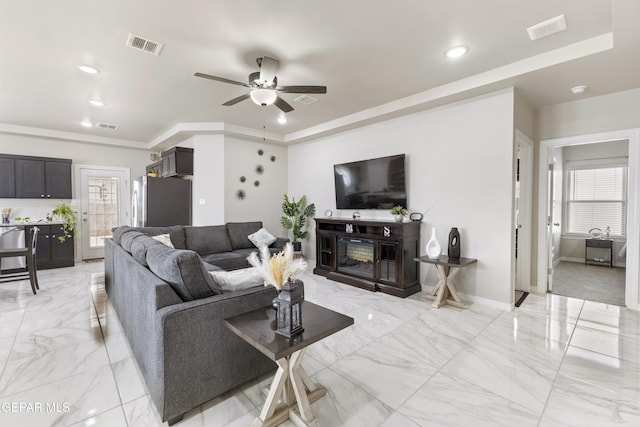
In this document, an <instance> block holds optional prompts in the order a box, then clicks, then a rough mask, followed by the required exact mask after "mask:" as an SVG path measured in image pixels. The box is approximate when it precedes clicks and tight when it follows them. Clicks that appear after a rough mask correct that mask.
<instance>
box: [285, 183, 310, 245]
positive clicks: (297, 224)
mask: <svg viewBox="0 0 640 427" xmlns="http://www.w3.org/2000/svg"><path fill="white" fill-rule="evenodd" d="M282 212H283V213H284V215H283V216H282V218H280V224H282V226H283V227H284V228H285V229H286V230H291V242H292V243H293V250H294V251H296V252H300V250H301V247H302V240H303V239H305V238H306V237H307V234H308V233H307V232H306V231H305V227H306V225H307V218H312V217H313V216H314V215H315V214H316V205H315V204H313V203H311V204H310V205H307V196H302V197H301V198H300V200H299V201H297V202H296V199H295V198H293V197H292V198H291V200H289V196H287V195H286V194H285V195H284V201H283V202H282Z"/></svg>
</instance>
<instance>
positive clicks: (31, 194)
mask: <svg viewBox="0 0 640 427" xmlns="http://www.w3.org/2000/svg"><path fill="white" fill-rule="evenodd" d="M16 197H17V198H18V199H36V198H38V199H40V198H45V188H44V161H43V160H33V159H16Z"/></svg>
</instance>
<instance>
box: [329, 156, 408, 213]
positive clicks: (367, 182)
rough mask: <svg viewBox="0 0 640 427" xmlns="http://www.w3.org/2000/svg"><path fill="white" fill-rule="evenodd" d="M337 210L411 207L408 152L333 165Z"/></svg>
mask: <svg viewBox="0 0 640 427" xmlns="http://www.w3.org/2000/svg"><path fill="white" fill-rule="evenodd" d="M333 174H334V178H335V184H336V208H337V209H391V208H392V207H394V206H396V205H402V206H404V207H407V191H406V188H405V173H404V154H399V155H396V156H389V157H380V158H377V159H369V160H362V161H359V162H351V163H343V164H341V165H334V166H333Z"/></svg>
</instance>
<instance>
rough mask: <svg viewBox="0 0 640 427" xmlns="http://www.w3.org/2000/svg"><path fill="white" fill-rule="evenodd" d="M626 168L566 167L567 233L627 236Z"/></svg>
mask: <svg viewBox="0 0 640 427" xmlns="http://www.w3.org/2000/svg"><path fill="white" fill-rule="evenodd" d="M626 202H627V166H626V165H620V164H615V165H612V164H609V165H597V166H593V165H591V166H569V165H568V166H567V191H566V203H567V206H566V207H567V209H566V220H565V224H566V229H565V232H567V233H579V234H587V233H589V230H591V229H592V228H599V229H600V230H602V232H603V233H604V232H605V230H606V228H607V227H609V228H610V234H611V235H614V236H624V235H625V229H626V214H627V203H626Z"/></svg>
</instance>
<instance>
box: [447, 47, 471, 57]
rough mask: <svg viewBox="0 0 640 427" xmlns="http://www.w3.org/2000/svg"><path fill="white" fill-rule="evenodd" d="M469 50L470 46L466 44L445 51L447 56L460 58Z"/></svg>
mask: <svg viewBox="0 0 640 427" xmlns="http://www.w3.org/2000/svg"><path fill="white" fill-rule="evenodd" d="M468 51H469V48H467V47H466V46H454V47H452V48H450V49H447V51H446V52H445V53H444V56H446V57H447V58H460V57H461V56H464V55H465V54H466V53H467V52H468Z"/></svg>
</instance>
